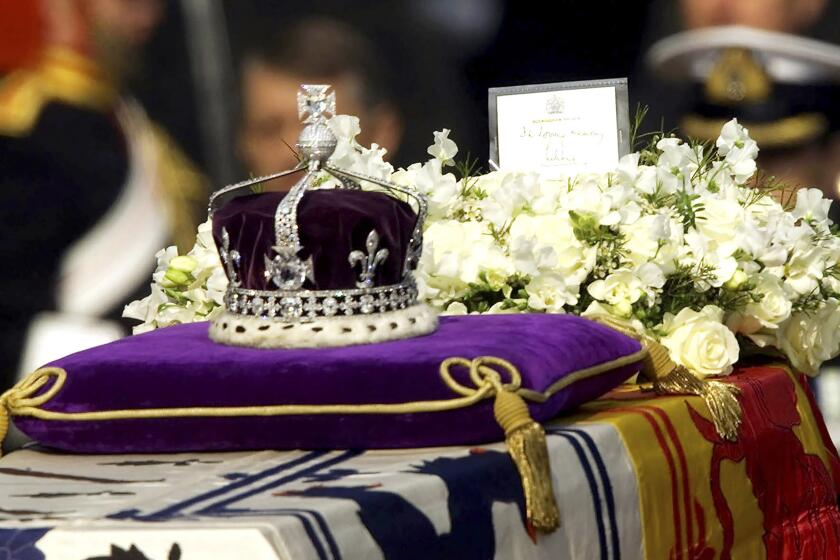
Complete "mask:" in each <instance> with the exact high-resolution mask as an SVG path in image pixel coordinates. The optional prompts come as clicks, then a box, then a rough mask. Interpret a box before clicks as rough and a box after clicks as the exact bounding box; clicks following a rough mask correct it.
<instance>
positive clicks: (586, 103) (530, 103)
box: [490, 80, 627, 179]
mask: <svg viewBox="0 0 840 560" xmlns="http://www.w3.org/2000/svg"><path fill="white" fill-rule="evenodd" d="M596 83H597V82H596ZM587 84H592V83H590V82H588V83H587ZM554 85H555V86H557V89H554V90H549V91H530V92H529V91H528V90H529V89H530V88H531V87H533V88H538V89H547V88H550V87H551V85H546V86H524V87H520V88H500V89H495V90H491V104H490V105H491V111H493V110H494V108H495V119H494V118H493V116H494V115H492V114H491V127H492V126H493V125H495V131H493V130H491V137H492V139H493V141H494V142H495V143H494V146H493V147H492V148H491V158H493V157H494V156H495V157H496V158H498V159H496V160H495V162H496V163H497V164H498V165H499V167H500V168H502V169H525V170H534V171H540V172H541V173H542V174H543V175H544V176H545V177H547V178H554V179H556V178H562V177H565V176H570V175H575V174H578V173H582V172H598V171H607V170H610V169H614V168H615V166H616V164H617V163H618V159H619V157H621V155H623V152H625V149H624V145H626V141H627V139H626V138H625V137H624V136H625V135H626V131H625V130H624V127H625V125H626V118H627V117H626V112H627V109H626V103H627V100H626V99H627V97H626V82H624V81H623V80H622V81H621V82H620V84H619V85H624V88H625V89H624V90H623V92H621V93H619V90H618V89H617V87H616V86H615V85H608V86H603V87H591V86H588V87H582V88H576V87H571V88H569V87H567V86H568V85H571V84H554ZM622 93H623V95H622ZM494 98H495V102H494ZM622 102H623V104H624V108H623V111H624V112H623V113H622V107H621V104H622ZM494 105H495V107H494ZM622 121H625V122H622ZM493 132H495V136H494V135H493Z"/></svg>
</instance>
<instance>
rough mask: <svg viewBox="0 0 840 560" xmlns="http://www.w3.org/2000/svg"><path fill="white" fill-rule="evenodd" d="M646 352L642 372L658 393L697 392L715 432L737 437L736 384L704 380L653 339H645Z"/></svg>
mask: <svg viewBox="0 0 840 560" xmlns="http://www.w3.org/2000/svg"><path fill="white" fill-rule="evenodd" d="M644 343H645V346H647V349H648V354H647V357H646V358H645V359H644V361H643V362H642V373H643V374H644V375H645V376H646V377H647V378H648V379H649V380H651V381H652V382H653V390H654V391H656V392H657V393H658V394H660V395H679V394H689V395H698V396H699V397H701V398H702V399H703V400H704V401H705V402H706V406H708V407H709V413H710V414H711V415H712V422H714V424H715V430H716V431H717V433H718V435H719V436H720V437H722V438H723V439H725V440H727V441H737V440H738V428H740V427H741V404H740V403H739V402H738V398H737V395H738V394H739V393H740V391H739V390H738V388H737V387H735V386H734V385H730V384H729V383H721V382H720V381H705V380H702V379H698V378H697V377H696V376H694V375H692V374H691V373H690V372H689V371H688V370H686V369H685V368H684V367H683V366H679V365H677V364H676V363H675V362H674V361H673V360H672V359H671V357H670V356H669V355H668V349H667V348H665V347H664V346H663V345H662V344H660V343H658V342H656V341H655V340H653V339H650V338H645V340H644Z"/></svg>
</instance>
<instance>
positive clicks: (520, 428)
mask: <svg viewBox="0 0 840 560" xmlns="http://www.w3.org/2000/svg"><path fill="white" fill-rule="evenodd" d="M646 355H647V352H646V350H644V349H642V350H640V351H638V352H635V353H633V354H630V355H627V356H622V357H621V358H618V359H616V360H612V361H609V362H606V363H603V364H599V365H597V366H593V367H589V368H584V369H581V370H577V371H574V372H571V373H569V374H568V375H566V376H565V377H564V378H563V379H561V380H560V381H558V382H556V383H554V384H552V385H551V386H550V387H549V388H548V389H546V390H545V391H544V392H538V391H532V390H525V389H522V388H521V387H520V385H521V382H522V376H521V374H520V373H519V370H518V369H517V368H516V366H514V365H513V364H512V363H510V362H508V361H507V360H504V359H502V358H497V357H494V356H480V357H478V358H475V359H472V360H468V359H466V358H460V357H453V358H448V359H446V360H444V361H443V362H441V364H440V371H439V372H440V376H441V379H442V380H443V382H444V383H445V384H446V386H447V387H448V388H449V389H451V390H452V391H453V392H454V393H457V394H458V395H460V396H459V397H455V398H452V399H445V400H432V401H416V402H407V403H379V404H319V405H271V406H229V407H185V408H143V409H127V410H99V411H90V412H56V411H52V410H45V409H43V408H41V407H42V406H43V405H44V404H46V403H47V402H49V401H50V399H52V398H53V397H54V396H55V395H56V394H57V393H58V392H59V391H60V390H61V388H62V387H63V386H64V383H65V381H66V380H67V372H66V371H65V370H63V369H62V368H58V367H45V368H41V369H39V370H37V371H35V372H33V373H32V374H30V375H28V376H27V377H25V378H24V379H22V380H21V381H20V382H19V383H17V384H16V385H15V386H14V387H12V388H11V389H9V390H8V391H6V392H5V393H3V394H2V395H0V442H1V441H2V439H3V438H4V437H5V435H6V432H7V430H8V425H9V417H10V416H12V415H14V416H31V417H34V418H39V419H42V420H64V421H68V420H69V421H91V420H120V419H139V418H175V417H200V416H204V417H232V416H288V415H301V414H408V413H415V412H437V411H444V410H455V409H459V408H465V407H468V406H471V405H473V404H475V403H477V402H479V401H482V400H484V399H487V398H490V397H493V396H495V397H496V402H495V405H494V415H495V417H496V421H497V422H498V423H499V425H500V426H501V427H502V429H503V430H504V431H505V441H506V443H507V447H508V452H509V453H510V455H511V458H512V459H513V462H514V464H515V465H516V468H517V470H518V471H519V474H520V478H521V480H522V489H523V493H524V495H525V506H526V514H527V518H528V522H529V523H530V524H531V526H532V527H534V528H535V529H537V530H539V531H543V532H550V531H553V530H554V529H556V528H557V527H558V526H559V525H560V514H559V512H558V509H557V503H556V501H555V498H554V491H553V488H552V483H551V465H550V461H549V457H548V447H547V444H546V441H545V432H544V431H543V428H542V426H541V425H540V424H539V423H537V422H535V421H534V420H533V419H532V418H531V416H530V414H529V412H528V406H527V405H526V404H525V401H524V399H525V398H527V399H529V400H531V401H534V402H545V401H546V400H547V399H548V398H549V397H551V395H553V394H554V393H556V392H558V391H560V390H562V389H564V388H566V387H568V386H570V385H572V384H573V383H576V382H578V381H582V380H584V379H588V378H590V377H594V376H596V375H599V374H602V373H606V372H609V371H611V370H613V369H616V368H620V367H623V366H626V365H629V364H632V363H636V362H639V361H641V360H642V359H643V358H644V357H645V356H646ZM455 367H464V368H466V369H467V370H468V371H469V378H470V381H471V382H472V384H473V386H467V385H463V384H461V383H459V382H458V381H456V380H455V378H454V377H453V376H452V371H451V370H452V368H455ZM500 372H504V373H505V374H506V378H507V379H508V381H507V382H506V383H503V382H502V376H501V375H500ZM51 379H53V380H54V382H53V383H52V385H51V386H50V387H49V389H47V390H46V391H45V392H44V393H43V394H41V395H38V394H37V393H38V391H40V390H41V389H42V388H43V387H44V386H45V385H46V384H47V383H48V382H49V381H50V380H51Z"/></svg>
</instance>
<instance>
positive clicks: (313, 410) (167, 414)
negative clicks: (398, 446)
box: [0, 349, 647, 436]
mask: <svg viewBox="0 0 840 560" xmlns="http://www.w3.org/2000/svg"><path fill="white" fill-rule="evenodd" d="M646 355H647V351H646V350H644V349H643V350H640V351H638V352H634V353H633V354H629V355H627V356H622V357H620V358H617V359H615V360H611V361H609V362H605V363H603V364H599V365H597V366H593V367H590V368H585V369H581V370H577V371H574V372H571V373H569V374H567V375H566V376H565V377H564V378H563V379H561V380H560V381H558V382H557V383H554V384H553V385H551V386H550V387H549V388H548V389H546V390H545V391H544V392H539V391H532V390H529V389H521V388H519V383H520V379H521V378H520V375H519V372H518V370H516V368H515V366H513V364H510V362H507V361H506V360H502V359H501V358H495V357H492V356H480V357H478V358H475V360H477V361H479V362H480V363H482V364H484V363H494V364H496V365H499V364H502V363H504V364H506V366H504V367H505V368H506V369H507V367H508V366H509V367H510V368H513V371H516V380H515V381H513V380H512V383H514V382H515V384H516V388H515V389H511V390H513V391H516V392H518V393H519V394H520V395H521V396H522V397H524V398H525V399H527V400H529V401H533V402H545V401H546V400H548V399H549V398H550V397H551V396H552V395H553V394H555V393H557V392H558V391H561V390H563V389H565V388H566V387H568V386H569V385H572V384H573V383H576V382H579V381H583V380H584V379H588V378H589V377H594V376H596V375H600V374H603V373H607V372H609V371H611V370H613V369H615V368H618V367H622V366H625V365H629V364H632V363H635V362H639V361H641V360H642V359H643V358H644V357H645V356H646ZM464 359H465V358H450V359H449V360H444V361H443V363H441V369H440V376H441V378H442V379H443V381H444V383H445V384H446V386H447V387H449V389H451V390H452V391H453V392H455V393H457V394H459V395H461V396H460V397H456V398H452V399H444V400H434V401H411V402H406V403H375V404H281V405H264V406H214V407H183V408H137V409H125V410H98V411H90V412H57V411H53V410H45V409H43V408H41V406H42V405H44V404H45V403H47V402H48V401H49V400H50V399H51V398H52V397H53V396H54V395H55V394H56V393H57V392H58V391H59V390H60V389H61V387H62V386H63V385H64V382H65V380H66V379H67V372H65V371H64V370H63V369H61V368H57V367H46V368H41V369H39V370H37V371H35V372H33V373H31V374H29V375H28V376H27V377H25V378H24V379H23V380H21V381H20V382H19V383H18V384H17V385H15V386H14V387H12V388H11V389H9V390H8V391H6V392H5V393H3V395H2V396H0V405H2V406H0V409H8V414H11V415H12V416H32V417H34V418H39V419H41V420H64V421H92V420H121V419H137V418H173V417H197V416H215V417H218V416H222V417H224V416H291V415H300V414H410V413H414V412H440V411H444V410H455V409H458V408H464V407H467V406H470V405H473V404H475V403H477V402H479V401H481V400H483V399H486V398H489V397H491V396H493V394H494V388H493V386H492V384H490V382H489V381H487V380H486V379H482V378H480V377H479V376H478V374H477V373H474V372H473V371H472V370H470V371H471V377H470V378H471V380H472V382H473V383H474V384H475V387H466V386H464V385H461V384H460V383H458V382H457V381H455V380H454V379H453V378H452V375H451V374H450V373H449V371H448V368H449V367H450V366H451V365H454V364H456V363H457V364H460V363H461V362H460V361H457V362H453V361H451V360H464ZM508 371H511V370H508ZM49 378H55V382H54V383H53V385H52V386H51V387H50V389H49V390H48V391H47V392H46V393H44V394H43V395H40V396H38V397H34V398H33V397H32V395H35V394H36V393H37V392H38V390H39V389H40V388H41V387H43V386H44V384H46V383H47V381H48V380H49ZM0 436H2V432H0Z"/></svg>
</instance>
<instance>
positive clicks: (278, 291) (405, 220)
mask: <svg viewBox="0 0 840 560" xmlns="http://www.w3.org/2000/svg"><path fill="white" fill-rule="evenodd" d="M329 87H330V86H325V85H303V86H301V91H300V92H298V112H299V115H300V118H301V119H302V122H303V125H304V126H303V129H302V130H301V133H300V136H299V139H298V142H297V147H298V151H299V152H298V153H299V156H300V158H301V159H300V164H299V165H298V166H297V167H295V168H294V169H291V170H288V171H281V172H279V173H276V174H272V175H267V176H265V177H259V178H256V179H251V180H248V181H243V182H241V183H237V184H235V185H231V186H228V187H225V188H223V189H221V190H219V191H217V192H216V193H214V194H213V196H212V197H211V199H210V215H211V217H212V220H213V235H214V238H215V241H216V244H217V246H218V249H219V254H220V256H221V258H222V263H223V265H224V267H225V272H226V274H227V277H228V280H229V285H228V290H227V293H226V295H225V308H226V310H225V312H224V313H223V314H222V315H221V316H220V317H218V318H217V319H216V320H214V321H213V324H212V325H211V328H210V336H211V337H212V338H213V339H214V340H216V341H218V342H223V343H227V344H237V345H246V346H259V347H304V346H336V345H343V344H358V343H364V342H378V341H384V340H391V339H395V338H405V337H407V336H414V335H419V334H425V333H428V332H430V331H432V330H434V328H435V326H436V324H437V319H436V316H435V314H434V313H433V312H432V311H431V310H430V309H429V308H428V307H427V306H425V305H423V304H420V303H418V301H417V288H416V285H415V283H414V277H413V271H414V269H415V268H416V267H417V264H418V261H419V259H420V253H421V250H422V243H423V240H422V232H423V221H424V218H425V216H426V208H427V204H426V200H425V198H424V197H423V196H422V195H420V194H419V193H418V192H416V191H415V190H414V189H413V188H411V187H404V186H399V185H394V184H391V183H389V182H386V181H383V180H380V179H377V178H374V177H368V176H365V175H362V174H359V173H356V172H353V171H350V170H347V169H340V168H337V167H333V166H332V165H331V164H330V163H329V158H330V156H331V155H332V153H333V151H334V150H335V148H336V137H335V136H334V135H333V133H332V131H331V130H330V127H329V125H328V123H327V119H328V116H331V115H333V114H334V113H335V93H333V92H329ZM294 173H300V174H302V176H301V178H300V180H299V181H298V182H297V183H296V184H295V185H294V186H293V187H292V188H291V190H290V191H289V192H288V193H280V192H264V193H259V194H254V189H253V188H252V187H254V185H257V184H259V183H263V182H266V181H270V180H272V179H276V178H279V177H283V176H286V175H291V174H294ZM325 175H326V176H327V178H328V177H329V176H331V177H334V178H336V179H338V184H339V186H338V187H335V188H334V187H319V185H323V184H324V183H325V181H324V178H325ZM327 183H328V184H335V181H328V182H327ZM363 183H364V184H367V185H373V186H374V187H375V190H371V189H365V190H363V189H362V187H361V185H362V184H363ZM406 201H409V202H406Z"/></svg>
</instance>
